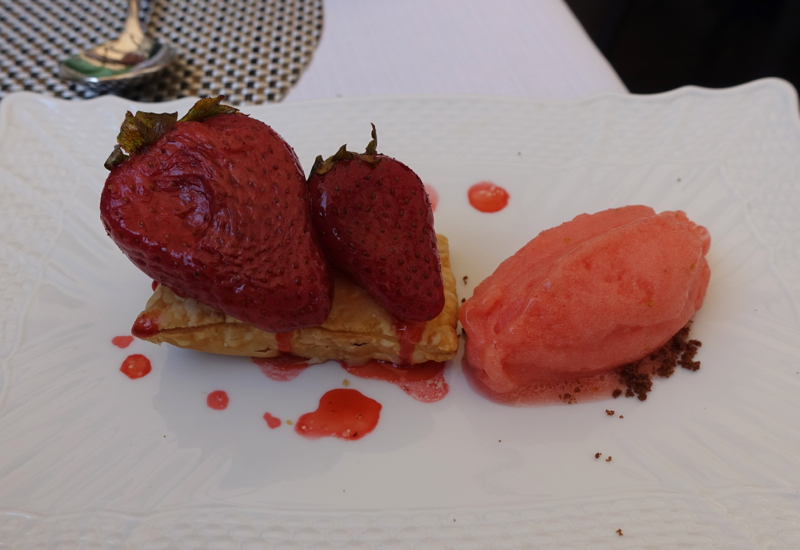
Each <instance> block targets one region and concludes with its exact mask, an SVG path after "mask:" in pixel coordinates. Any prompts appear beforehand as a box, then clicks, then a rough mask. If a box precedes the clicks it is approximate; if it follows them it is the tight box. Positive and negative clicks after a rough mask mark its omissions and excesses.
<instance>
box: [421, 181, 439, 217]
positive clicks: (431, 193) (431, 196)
mask: <svg viewBox="0 0 800 550" xmlns="http://www.w3.org/2000/svg"><path fill="white" fill-rule="evenodd" d="M424 185H425V192H426V193H427V194H428V200H429V201H430V202H431V212H436V207H437V206H438V205H439V193H437V192H436V189H434V188H433V187H431V186H430V185H428V184H427V183H425V184H424Z"/></svg>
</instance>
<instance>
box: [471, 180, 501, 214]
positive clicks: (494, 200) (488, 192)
mask: <svg viewBox="0 0 800 550" xmlns="http://www.w3.org/2000/svg"><path fill="white" fill-rule="evenodd" d="M467 196H468V197H469V203H470V204H471V205H472V207H473V208H475V209H476V210H479V211H481V212H497V211H499V210H502V209H503V208H505V207H506V205H507V204H508V191H506V190H505V189H503V188H502V187H499V186H497V185H495V184H494V183H492V182H490V181H482V182H480V183H476V184H475V185H473V186H472V187H470V188H469V191H468V193H467Z"/></svg>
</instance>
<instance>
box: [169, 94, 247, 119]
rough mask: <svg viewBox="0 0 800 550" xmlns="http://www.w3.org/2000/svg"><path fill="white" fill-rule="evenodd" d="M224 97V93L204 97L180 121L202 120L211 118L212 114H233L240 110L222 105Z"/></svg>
mask: <svg viewBox="0 0 800 550" xmlns="http://www.w3.org/2000/svg"><path fill="white" fill-rule="evenodd" d="M223 99H225V96H224V95H219V96H217V97H204V98H203V99H201V100H200V101H198V102H197V103H195V104H194V106H193V107H192V108H191V109H189V112H188V113H186V114H185V115H184V116H183V118H181V120H180V122H187V121H194V122H202V121H204V120H205V119H207V118H211V117H212V116H217V115H232V114H234V113H238V112H239V109H237V108H236V107H231V106H230V105H222V104H221V103H220V102H221V101H222V100H223Z"/></svg>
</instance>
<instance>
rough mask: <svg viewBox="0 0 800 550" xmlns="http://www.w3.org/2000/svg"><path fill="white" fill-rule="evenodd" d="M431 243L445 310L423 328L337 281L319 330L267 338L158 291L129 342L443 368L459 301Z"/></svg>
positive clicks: (445, 254) (445, 260)
mask: <svg viewBox="0 0 800 550" xmlns="http://www.w3.org/2000/svg"><path fill="white" fill-rule="evenodd" d="M438 241H439V255H440V258H441V261H442V275H443V280H444V294H445V304H444V308H443V309H442V312H441V313H440V314H439V315H438V316H436V317H435V318H434V319H432V320H431V321H428V322H416V323H413V322H411V323H404V322H400V321H397V320H396V319H395V318H394V317H393V316H392V315H391V314H389V313H388V312H387V311H386V309H385V308H383V307H382V306H381V305H380V304H378V302H377V301H376V300H375V299H374V298H372V297H371V296H370V295H369V294H368V293H367V292H366V291H365V290H364V289H363V288H361V287H360V286H358V285H356V284H355V283H354V282H353V281H352V280H350V279H349V278H347V277H344V276H341V275H338V274H337V275H335V276H334V293H333V307H332V309H331V313H330V315H328V318H327V319H326V320H325V322H324V323H322V324H321V325H319V326H313V327H307V328H302V329H297V330H295V331H293V332H290V333H283V334H275V333H272V332H266V331H264V330H261V329H259V328H257V327H255V326H253V325H251V324H248V323H244V322H242V321H239V320H237V319H234V318H233V317H231V316H229V315H226V314H224V313H222V312H221V311H219V310H217V309H214V308H212V307H211V306H207V305H205V304H202V303H200V302H197V301H196V300H193V299H191V298H181V297H180V296H178V295H176V294H175V293H174V292H173V291H172V290H170V289H169V288H168V287H166V286H164V285H159V286H158V287H157V288H156V290H155V291H154V293H153V295H152V296H151V297H150V299H149V300H148V302H147V307H146V308H145V310H144V311H142V313H141V314H140V315H139V317H138V319H137V320H136V323H135V324H134V327H133V334H134V335H135V336H137V337H139V338H142V339H144V340H147V341H149V342H153V343H156V344H162V343H167V344H172V345H174V346H178V347H181V348H188V349H194V350H198V351H205V352H210V353H219V354H223V355H242V356H249V357H277V356H280V355H282V354H292V355H296V356H299V357H303V358H307V359H308V361H307V363H308V364H314V363H320V362H323V361H327V360H331V359H334V360H339V361H345V362H346V363H348V364H351V365H360V364H364V363H366V362H368V361H370V360H372V359H378V360H381V361H389V362H392V363H397V364H416V363H423V362H425V361H446V360H448V359H452V358H453V357H454V356H455V354H456V351H457V350H458V337H457V335H456V331H455V325H456V319H457V315H458V298H457V296H456V284H455V278H454V277H453V273H452V271H451V269H450V254H449V248H448V242H447V238H446V237H444V236H442V235H438Z"/></svg>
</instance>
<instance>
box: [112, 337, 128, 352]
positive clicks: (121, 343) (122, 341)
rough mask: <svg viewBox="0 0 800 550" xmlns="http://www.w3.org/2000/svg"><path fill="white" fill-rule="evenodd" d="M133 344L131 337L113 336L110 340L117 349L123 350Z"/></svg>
mask: <svg viewBox="0 0 800 550" xmlns="http://www.w3.org/2000/svg"><path fill="white" fill-rule="evenodd" d="M131 342H133V336H114V337H113V338H112V339H111V343H112V344H114V345H115V346H117V347H118V348H119V349H125V348H127V347H128V346H130V345H131Z"/></svg>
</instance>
